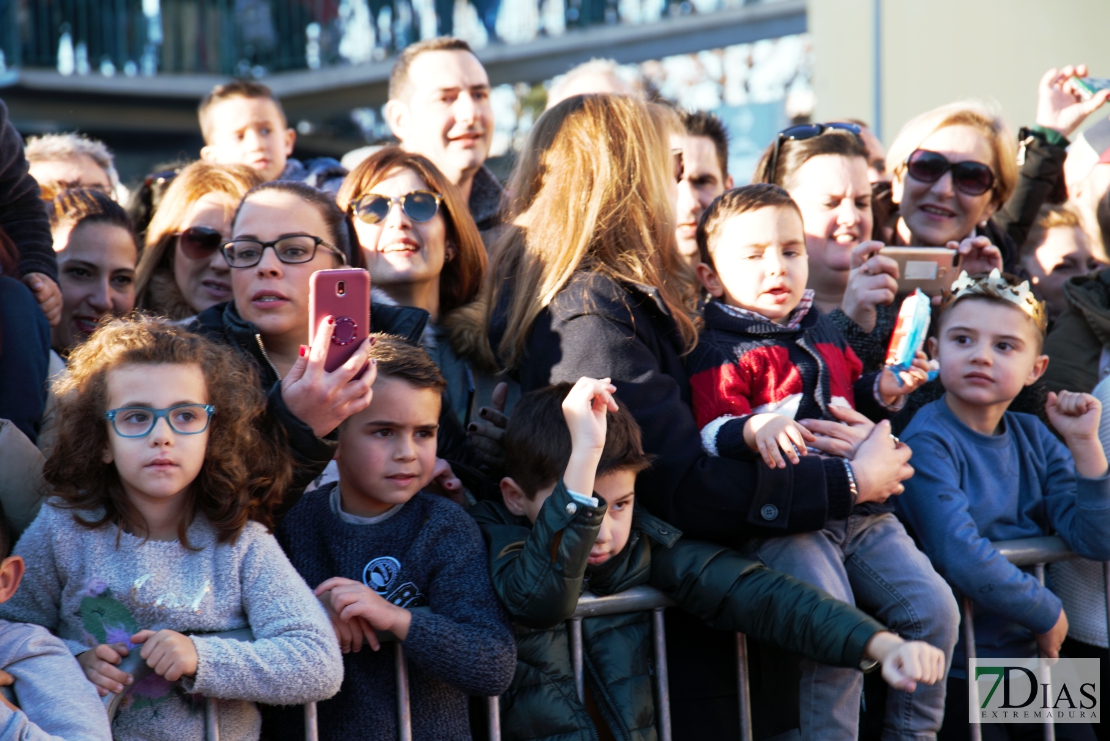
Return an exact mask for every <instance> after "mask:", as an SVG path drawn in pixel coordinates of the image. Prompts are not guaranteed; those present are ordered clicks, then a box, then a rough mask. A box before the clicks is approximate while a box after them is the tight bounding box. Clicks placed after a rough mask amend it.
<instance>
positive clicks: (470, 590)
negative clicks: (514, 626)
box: [403, 505, 516, 695]
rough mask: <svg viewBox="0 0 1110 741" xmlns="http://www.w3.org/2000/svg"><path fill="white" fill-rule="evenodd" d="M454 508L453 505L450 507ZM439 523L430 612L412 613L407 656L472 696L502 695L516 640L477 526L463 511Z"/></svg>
mask: <svg viewBox="0 0 1110 741" xmlns="http://www.w3.org/2000/svg"><path fill="white" fill-rule="evenodd" d="M451 506H452V507H454V505H451ZM456 509H458V513H457V514H458V516H457V517H452V518H450V521H448V519H447V518H440V527H441V528H442V534H441V537H437V538H432V539H431V540H432V541H433V542H438V543H441V544H442V547H441V548H440V549H439V552H438V554H437V555H439V556H441V558H442V560H441V562H440V564H439V568H438V569H436V571H435V574H434V578H433V580H432V583H431V584H429V585H428V600H429V603H430V606H431V608H432V612H430V613H420V612H417V613H413V616H412V624H411V626H410V627H409V634H408V637H407V638H405V640H404V641H403V645H404V647H405V655H406V656H407V657H408V658H409V659H410V660H411V661H412V662H413V663H414V664H416V665H417V666H419V667H420V668H421V669H423V670H424V671H426V672H428V673H429V674H432V675H434V676H435V677H437V678H439V679H440V680H442V681H444V682H446V683H447V684H450V685H453V686H455V687H458V688H459V689H460V690H462V691H463V692H465V693H467V694H469V695H500V694H501V693H503V692H504V691H505V690H507V689H508V688H509V683H510V682H511V681H512V679H513V673H514V672H515V671H516V641H515V639H514V638H513V634H512V631H511V630H510V629H509V623H508V620H507V619H506V618H505V613H504V612H503V611H502V609H501V605H500V604H499V603H498V601H497V597H496V596H495V595H494V593H493V587H492V585H491V584H490V576H489V563H488V562H487V559H486V549H485V545H484V543H483V541H482V536H481V534H480V533H479V531H478V526H477V525H476V524H475V523H474V522H473V521H472V520H471V519H470V517H469V516H467V515H466V513H464V512H463V511H462V509H461V508H456Z"/></svg>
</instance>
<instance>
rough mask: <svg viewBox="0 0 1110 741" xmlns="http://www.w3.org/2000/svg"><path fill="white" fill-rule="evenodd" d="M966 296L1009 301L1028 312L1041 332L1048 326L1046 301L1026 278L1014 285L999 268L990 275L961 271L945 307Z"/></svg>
mask: <svg viewBox="0 0 1110 741" xmlns="http://www.w3.org/2000/svg"><path fill="white" fill-rule="evenodd" d="M964 296H990V297H992V298H1000V299H1003V300H1004V301H1009V302H1010V303H1012V304H1013V305H1014V306H1016V307H1018V308H1019V309H1021V310H1022V311H1024V312H1025V313H1026V314H1028V315H1029V317H1030V318H1031V319H1032V320H1033V323H1034V324H1036V325H1037V329H1039V330H1040V331H1041V332H1044V331H1045V329H1046V327H1047V326H1048V317H1047V316H1046V315H1045V312H1044V301H1038V300H1037V298H1036V296H1034V295H1033V291H1032V289H1031V288H1030V287H1029V281H1027V280H1024V281H1022V282H1021V283H1018V284H1017V285H1014V284H1013V283H1011V282H1010V281H1009V280H1007V279H1006V277H1005V276H1003V275H1002V273H1001V272H999V270H998V268H995V269H994V270H992V271H991V273H990V275H987V276H982V275H980V276H978V277H975V278H972V277H971V276H970V275H968V274H967V271H966V270H962V271H960V277H959V278H957V279H956V280H955V281H953V282H952V290H951V292H950V293H949V294H948V296H947V297H946V299H945V301H944V308H945V309H947V308H948V307H949V306H951V305H952V304H954V303H955V302H956V301H957V300H958V299H961V298H963V297H964Z"/></svg>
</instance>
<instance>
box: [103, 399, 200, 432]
mask: <svg viewBox="0 0 1110 741" xmlns="http://www.w3.org/2000/svg"><path fill="white" fill-rule="evenodd" d="M215 413H216V407H214V406H213V405H211V404H178V405H176V406H172V407H166V408H165V409H154V408H153V407H120V408H119V409H109V410H108V411H107V412H106V413H105V414H104V417H105V419H107V420H108V421H109V422H111V423H112V429H113V430H115V431H116V434H117V435H119V436H120V437H146V436H147V435H149V434H150V432H151V430H153V429H154V425H156V424H158V420H159V419H163V418H164V419H165V420H166V423H167V424H169V426H170V429H171V430H173V431H174V432H176V433H177V434H178V435H199V434H200V433H202V432H204V431H205V430H207V429H208V423H209V422H211V421H212V415H213V414H215Z"/></svg>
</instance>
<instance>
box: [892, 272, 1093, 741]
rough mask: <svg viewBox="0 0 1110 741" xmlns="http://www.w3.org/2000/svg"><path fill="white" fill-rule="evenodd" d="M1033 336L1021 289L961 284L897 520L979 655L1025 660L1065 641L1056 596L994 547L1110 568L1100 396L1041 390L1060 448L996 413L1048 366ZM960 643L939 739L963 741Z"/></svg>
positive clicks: (1032, 421) (1029, 303) (908, 436)
mask: <svg viewBox="0 0 1110 741" xmlns="http://www.w3.org/2000/svg"><path fill="white" fill-rule="evenodd" d="M1044 333H1045V312H1044V304H1043V303H1042V302H1040V301H1037V300H1036V298H1034V297H1033V294H1032V292H1031V291H1030V289H1029V284H1028V283H1020V284H1018V283H1017V282H1016V281H1015V280H1014V279H1011V278H1007V277H1004V276H1002V275H1000V274H999V273H998V271H997V270H996V271H994V272H993V273H991V275H990V276H987V277H982V276H981V277H979V278H977V279H972V278H969V277H968V275H967V273H964V274H963V275H961V276H960V279H959V280H957V281H956V282H955V283H954V284H953V286H952V294H951V295H950V297H949V298H948V300H947V302H946V305H945V307H944V310H943V313H942V314H941V317H940V322H939V327H938V332H937V337H935V338H931V339H930V340H929V343H930V350H931V352H932V354H933V355H934V357H936V358H937V359H938V360H939V361H940V378H941V382H942V383H943V384H944V388H945V394H944V396H943V397H941V398H940V399H938V400H936V401H934V402H932V403H931V404H928V405H926V406H924V407H922V408H921V409H920V410H919V411H918V412H917V414H916V415H915V416H914V418H913V421H912V422H910V425H909V427H907V428H906V431H905V432H904V433H903V437H904V438H905V441H906V442H907V443H908V444H910V445H911V446H912V447H913V449H914V453H915V455H914V464H915V468H916V470H917V473H916V474H915V475H914V477H913V478H912V479H910V480H909V481H907V482H906V493H905V494H904V495H902V496H901V497H900V498H899V500H898V510H899V512H900V514H902V515H903V517H904V519H905V520H906V522H907V523H908V524H909V525H910V527H911V529H912V530H913V531H915V533H916V535H917V537H918V538H919V540H920V542H921V547H922V548H923V549H924V550H925V552H926V553H927V554H928V555H929V558H931V559H932V561H933V564H934V565H935V566H936V568H937V571H939V572H940V573H941V574H942V575H943V576H944V578H946V579H947V580H948V581H949V582H950V583H951V584H952V586H953V587H955V589H956V591H957V592H959V593H962V594H964V595H967V596H968V597H969V598H971V599H972V601H973V602H974V604H975V607H976V610H975V650H976V652H977V653H978V655H979V656H980V657H1019V656H1027V657H1030V656H1034V655H1035V654H1036V652H1037V651H1038V650H1039V651H1040V652H1041V653H1042V654H1043V655H1045V656H1048V657H1055V656H1057V655H1058V652H1059V649H1060V644H1061V643H1062V642H1063V640H1064V638H1065V637H1066V636H1067V632H1068V619H1067V616H1066V615H1065V614H1064V609H1063V607H1062V605H1061V603H1060V600H1059V598H1057V597H1056V595H1054V594H1053V593H1052V592H1051V591H1049V589H1047V588H1046V587H1044V586H1042V585H1041V584H1040V582H1039V581H1038V580H1037V579H1036V578H1035V577H1034V576H1033V575H1032V574H1030V573H1029V572H1028V571H1026V570H1023V569H1021V568H1019V567H1017V566H1014V565H1013V564H1011V563H1010V562H1009V561H1008V560H1006V558H1005V557H1003V556H1002V554H1000V553H999V552H998V551H997V550H996V549H995V548H994V546H993V545H992V544H991V542H992V541H997V540H1011V539H1016V538H1031V537H1036V536H1040V535H1047V534H1049V533H1050V532H1056V533H1057V534H1059V535H1060V537H1062V538H1063V539H1064V540H1065V541H1066V542H1067V544H1068V545H1069V546H1070V547H1071V549H1072V550H1074V551H1075V552H1076V553H1078V554H1080V555H1081V556H1084V557H1086V558H1089V559H1092V560H1095V561H1106V560H1110V477H1108V476H1107V465H1106V456H1105V454H1104V453H1103V450H1102V445H1101V444H1100V443H1099V438H1098V425H1099V414H1100V412H1101V408H1100V404H1099V402H1098V400H1097V399H1096V398H1095V397H1093V396H1091V395H1090V394H1079V393H1072V392H1068V391H1062V392H1060V394H1059V395H1057V394H1054V393H1049V395H1048V402H1047V404H1046V405H1045V411H1046V413H1047V414H1048V419H1049V421H1050V422H1051V423H1052V425H1053V426H1054V427H1055V428H1056V431H1057V432H1058V433H1060V435H1061V436H1062V437H1063V439H1064V443H1063V444H1061V443H1060V441H1059V440H1057V439H1056V437H1055V436H1053V434H1052V433H1051V432H1050V431H1049V430H1048V428H1047V427H1045V426H1044V424H1042V423H1041V421H1040V420H1039V419H1038V418H1037V417H1035V416H1034V415H1031V414H1020V413H1017V412H1010V411H1008V408H1009V406H1010V403H1011V402H1012V401H1013V400H1014V397H1016V396H1017V395H1018V392H1019V391H1021V389H1022V388H1023V387H1025V386H1028V385H1030V384H1032V383H1033V382H1034V381H1036V380H1037V379H1038V378H1040V376H1041V375H1042V374H1043V373H1044V371H1045V368H1047V366H1048V357H1047V356H1045V355H1042V354H1041V349H1042V348H1043V346H1044ZM960 641H961V642H960V644H959V645H958V646H957V648H956V653H955V657H954V659H953V662H952V670H951V674H950V678H949V689H948V696H949V698H950V702H949V706H948V709H947V710H946V712H945V731H948V730H949V729H950V728H951V727H956V728H960V729H961V733H964V732H963V731H962V728H964V727H966V724H967V717H968V715H967V684H966V681H967V680H966V676H967V675H966V672H965V661H964V656H965V654H966V651H965V647H964V645H963V639H962V638H961V639H960ZM1006 727H1007V728H1012V726H1006ZM1058 728H1061V729H1070V730H1076V729H1079V728H1083V727H1082V726H1078V725H1066V726H1058ZM1057 732H1058V733H1059V732H1060V731H1059V730H1058V731H1057ZM1038 733H1039V731H1038ZM964 737H966V736H964Z"/></svg>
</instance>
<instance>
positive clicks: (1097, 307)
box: [1044, 269, 1110, 394]
mask: <svg viewBox="0 0 1110 741" xmlns="http://www.w3.org/2000/svg"><path fill="white" fill-rule="evenodd" d="M1064 296H1065V297H1066V298H1067V300H1068V308H1067V310H1065V311H1064V313H1063V314H1061V315H1060V317H1059V318H1058V319H1057V320H1056V323H1055V324H1053V326H1052V331H1051V332H1050V333H1049V335H1048V338H1047V339H1045V343H1044V352H1045V355H1048V357H1049V358H1051V360H1050V361H1049V363H1048V369H1047V370H1046V371H1045V374H1044V379H1045V384H1046V385H1047V386H1048V390H1049V391H1056V392H1060V391H1083V392H1086V393H1088V394H1089V393H1091V391H1093V390H1094V388H1095V386H1097V385H1098V382H1099V381H1101V380H1102V379H1101V378H1099V375H1098V363H1099V359H1100V357H1101V356H1102V348H1104V347H1110V269H1108V270H1103V271H1102V272H1101V273H1099V274H1098V275H1094V276H1089V277H1084V278H1072V279H1070V280H1069V281H1068V282H1067V283H1065V284H1064Z"/></svg>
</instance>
